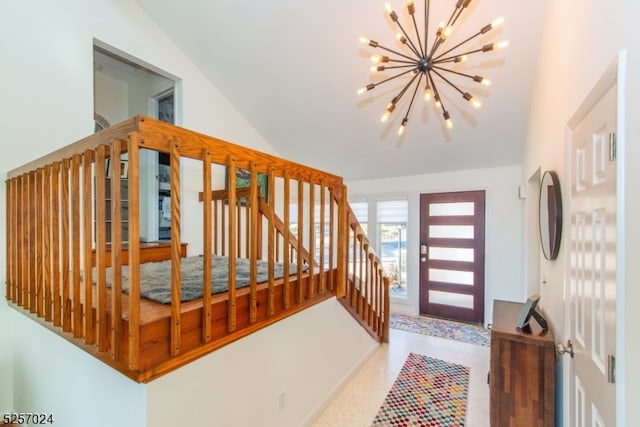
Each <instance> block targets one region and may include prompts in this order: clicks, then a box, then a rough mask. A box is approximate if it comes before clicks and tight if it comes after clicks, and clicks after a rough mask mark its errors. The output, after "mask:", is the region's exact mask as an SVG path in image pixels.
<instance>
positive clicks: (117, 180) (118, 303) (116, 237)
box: [109, 139, 123, 360]
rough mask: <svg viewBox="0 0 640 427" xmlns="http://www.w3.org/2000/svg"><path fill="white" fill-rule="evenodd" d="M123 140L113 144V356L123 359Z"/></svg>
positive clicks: (111, 196) (115, 358)
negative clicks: (121, 166) (121, 160)
mask: <svg viewBox="0 0 640 427" xmlns="http://www.w3.org/2000/svg"><path fill="white" fill-rule="evenodd" d="M121 155H122V141H121V140H120V139H115V140H114V141H113V143H112V144H111V153H110V155H109V157H110V159H111V194H110V195H109V197H110V199H111V358H112V359H113V360H121V359H122V240H123V239H122V219H123V218H122V172H123V171H122V170H121V168H120V159H121Z"/></svg>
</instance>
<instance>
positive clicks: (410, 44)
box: [395, 20, 420, 58]
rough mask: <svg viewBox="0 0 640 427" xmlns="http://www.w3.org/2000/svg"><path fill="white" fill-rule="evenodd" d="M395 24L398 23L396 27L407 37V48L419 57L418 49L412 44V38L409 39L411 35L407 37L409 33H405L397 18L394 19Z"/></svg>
mask: <svg viewBox="0 0 640 427" xmlns="http://www.w3.org/2000/svg"><path fill="white" fill-rule="evenodd" d="M395 22H396V25H398V28H400V31H402V34H404V37H405V38H406V39H407V41H408V42H409V44H408V45H407V46H408V47H409V49H411V51H412V52H413V53H414V54H415V55H416V56H417V57H418V58H419V57H420V53H419V52H418V49H416V46H415V45H414V44H413V40H411V37H409V35H408V34H407V32H406V31H405V30H404V27H403V26H402V24H401V23H400V21H399V20H397V21H395Z"/></svg>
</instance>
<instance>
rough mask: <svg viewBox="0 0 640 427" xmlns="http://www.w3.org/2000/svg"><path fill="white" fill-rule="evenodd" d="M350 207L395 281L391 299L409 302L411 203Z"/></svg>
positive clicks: (395, 201) (360, 203) (370, 203)
mask: <svg viewBox="0 0 640 427" xmlns="http://www.w3.org/2000/svg"><path fill="white" fill-rule="evenodd" d="M350 204H351V208H352V209H353V211H354V213H355V215H356V217H357V218H358V221H359V222H360V224H361V225H362V227H363V229H364V230H365V231H366V232H367V237H368V238H369V240H370V241H371V242H372V243H373V244H374V245H375V246H376V253H377V254H378V257H379V258H380V260H381V261H382V266H383V268H384V271H385V273H386V274H387V276H388V277H389V279H390V281H391V289H390V291H391V296H393V297H399V298H407V223H408V218H409V213H408V210H409V203H408V201H407V200H406V199H393V200H370V201H355V202H350ZM370 225H371V226H370Z"/></svg>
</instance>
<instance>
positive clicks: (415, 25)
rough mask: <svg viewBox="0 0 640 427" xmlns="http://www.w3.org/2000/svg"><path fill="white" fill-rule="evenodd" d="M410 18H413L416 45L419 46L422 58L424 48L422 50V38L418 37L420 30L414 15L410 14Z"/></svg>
mask: <svg viewBox="0 0 640 427" xmlns="http://www.w3.org/2000/svg"><path fill="white" fill-rule="evenodd" d="M411 19H412V20H413V28H414V30H415V31H416V37H417V38H418V46H420V55H418V56H421V57H423V58H424V50H422V39H421V38H420V32H419V31H418V23H417V22H416V16H415V14H414V15H411Z"/></svg>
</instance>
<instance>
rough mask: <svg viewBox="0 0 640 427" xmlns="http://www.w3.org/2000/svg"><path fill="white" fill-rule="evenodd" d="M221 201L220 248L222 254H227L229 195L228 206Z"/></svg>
mask: <svg viewBox="0 0 640 427" xmlns="http://www.w3.org/2000/svg"><path fill="white" fill-rule="evenodd" d="M234 182H235V178H234ZM220 203H221V204H220V205H221V208H220V216H221V217H222V218H221V220H220V234H221V236H220V240H221V243H220V249H221V250H222V253H221V254H220V255H222V256H225V255H226V254H227V231H228V228H227V212H231V202H230V201H229V199H228V196H227V206H226V207H225V205H224V201H223V200H221V201H220Z"/></svg>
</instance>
